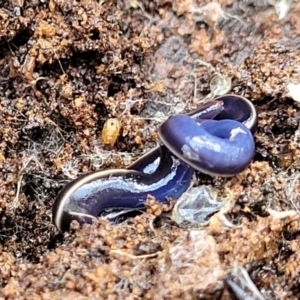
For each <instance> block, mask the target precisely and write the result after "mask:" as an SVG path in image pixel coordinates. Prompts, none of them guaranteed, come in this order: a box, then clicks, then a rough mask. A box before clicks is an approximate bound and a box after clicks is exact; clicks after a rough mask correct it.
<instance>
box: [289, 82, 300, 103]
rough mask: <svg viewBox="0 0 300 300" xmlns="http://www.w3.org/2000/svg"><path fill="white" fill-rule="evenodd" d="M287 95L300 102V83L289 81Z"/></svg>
mask: <svg viewBox="0 0 300 300" xmlns="http://www.w3.org/2000/svg"><path fill="white" fill-rule="evenodd" d="M287 90H288V93H287V96H288V97H291V98H292V99H293V100H295V101H297V102H300V83H298V84H296V83H289V84H288V85H287Z"/></svg>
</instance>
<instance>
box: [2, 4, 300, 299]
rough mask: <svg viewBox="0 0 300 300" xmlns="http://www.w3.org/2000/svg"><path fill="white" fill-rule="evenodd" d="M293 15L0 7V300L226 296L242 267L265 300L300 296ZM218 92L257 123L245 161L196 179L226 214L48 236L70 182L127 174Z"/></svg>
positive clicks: (297, 65)
mask: <svg viewBox="0 0 300 300" xmlns="http://www.w3.org/2000/svg"><path fill="white" fill-rule="evenodd" d="M299 16H300V4H299V3H298V1H296V0H295V1H292V0H285V1H284V0H282V1H277V2H276V1H271V0H270V1H258V0H247V1H246V0H243V1H233V0H222V1H221V0H220V1H212V2H211V1H201V0H177V1H174V0H173V1H171V0H155V1H150V0H149V1H148V0H120V1H117V0H116V1H114V0H98V1H96V0H27V1H26V0H10V1H8V0H7V1H4V0H2V1H1V0H0V46H1V48H0V49H1V51H0V117H1V122H0V214H1V219H0V249H1V254H0V270H1V272H0V285H1V288H2V290H1V291H0V298H1V299H30V300H32V299H43V300H46V299H51V300H53V299H75V298H76V299H78V300H79V299H111V300H113V299H126V300H130V299H173V300H175V299H223V300H224V299H232V296H231V295H230V294H229V291H227V290H226V288H224V283H223V278H224V276H226V274H228V272H230V271H231V270H232V269H233V268H235V267H237V266H243V267H245V268H246V269H247V270H248V272H249V274H250V276H251V278H252V280H253V282H254V284H255V285H256V286H257V288H258V289H259V290H260V292H261V293H262V294H263V296H264V297H265V299H299V297H300V284H299V275H300V263H299V261H300V260H299V255H300V236H299V223H300V215H299V213H298V210H299V207H300V190H299V180H300V170H299V166H300V165H299V155H300V147H299V142H300V131H299V118H300V114H299V104H298V102H297V101H299V100H300V96H298V94H300V93H298V89H299V88H298V85H299V84H300V80H299V78H300V76H299V75H300V38H299V36H300V34H299V28H300V17H299ZM216 78H219V79H220V78H221V79H223V81H224V82H226V83H227V85H228V86H226V85H225V87H223V88H222V89H221V86H220V84H218V85H217V86H213V85H212V80H214V79H216ZM299 87H300V85H299ZM217 88H219V90H220V89H221V90H222V91H223V92H220V93H226V92H230V93H235V94H239V95H243V96H245V97H247V98H249V99H250V100H252V101H253V102H254V105H255V106H256V108H257V111H258V114H259V125H258V131H257V134H256V149H257V153H256V156H255V159H254V161H253V163H252V164H251V165H250V167H249V168H248V169H247V170H245V171H244V172H243V173H241V174H239V175H238V176H235V177H233V178H226V179H220V178H210V177H208V176H204V175H201V174H199V175H198V176H199V179H200V183H203V184H211V185H213V186H214V188H215V189H216V190H218V191H219V192H221V193H223V194H226V195H229V196H230V199H231V201H232V203H234V205H233V208H231V210H230V211H229V212H226V213H225V214H224V212H222V211H221V212H220V213H217V214H215V215H214V216H213V217H212V219H211V222H210V224H209V225H208V226H207V227H201V228H190V227H189V226H178V225H176V223H174V222H173V221H172V220H171V219H170V218H169V217H166V216H165V215H164V214H162V212H163V211H166V210H168V208H167V207H165V206H163V207H162V206H160V205H159V204H157V203H155V202H153V200H152V201H150V202H149V208H148V210H147V212H146V213H144V214H142V215H140V216H137V217H135V218H130V219H128V220H126V222H124V223H122V224H119V225H112V224H110V223H109V222H108V221H106V220H100V221H99V222H98V223H97V224H94V225H92V226H84V227H83V228H79V227H78V225H77V224H73V227H72V230H71V232H69V233H66V234H64V235H63V234H61V233H59V232H58V231H57V229H56V228H55V226H54V225H53V224H52V219H51V218H52V216H51V207H52V204H53V202H54V199H55V196H56V195H57V193H58V192H59V191H60V189H61V188H62V187H63V186H64V185H65V184H66V183H67V182H69V181H70V180H72V179H75V178H76V177H78V176H79V175H80V174H83V173H88V172H90V171H93V170H100V169H108V168H115V167H118V168H120V166H123V167H126V166H127V165H129V164H130V163H131V162H133V161H134V160H135V159H136V158H138V157H140V156H141V155H142V153H145V152H147V151H149V150H150V149H152V148H153V147H154V146H155V145H156V144H157V143H158V137H157V128H158V126H159V124H160V123H161V122H162V121H163V120H164V119H165V118H166V117H167V116H169V115H171V114H178V113H181V112H187V111H189V110H191V109H193V108H195V107H196V105H197V103H201V102H203V101H204V99H205V100H207V99H212V98H213V97H214V96H215V95H217V94H218V91H217ZM111 118H113V119H114V124H115V125H112V127H111V128H110V131H106V129H105V131H104V132H103V128H104V124H105V122H106V121H107V120H108V119H111ZM101 137H102V138H101ZM104 142H105V143H104ZM225 217H226V220H227V221H229V223H226V222H225V219H224V218H225ZM228 224H231V225H230V226H228Z"/></svg>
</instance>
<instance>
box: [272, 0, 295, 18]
mask: <svg viewBox="0 0 300 300" xmlns="http://www.w3.org/2000/svg"><path fill="white" fill-rule="evenodd" d="M271 4H272V5H274V7H275V11H276V13H277V16H278V20H282V19H284V18H285V17H286V16H287V14H288V12H289V11H290V8H291V5H292V0H277V1H276V0H275V1H274V0H272V1H271Z"/></svg>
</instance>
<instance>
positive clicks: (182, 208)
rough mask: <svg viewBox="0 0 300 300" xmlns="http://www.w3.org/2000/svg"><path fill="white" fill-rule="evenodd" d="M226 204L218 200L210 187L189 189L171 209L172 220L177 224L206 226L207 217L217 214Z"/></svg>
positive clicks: (222, 200)
mask: <svg viewBox="0 0 300 300" xmlns="http://www.w3.org/2000/svg"><path fill="white" fill-rule="evenodd" d="M225 203H226V200H224V199H220V198H219V197H218V195H217V192H216V191H215V190H214V189H213V187H212V186H210V185H203V186H201V187H191V188H189V190H188V191H187V192H186V193H184V194H183V195H182V196H181V197H180V198H179V199H178V201H177V203H176V205H175V207H174V209H173V219H174V221H175V222H176V223H177V224H180V223H182V222H184V221H187V222H190V223H193V224H201V225H207V224H208V223H209V217H210V216H211V215H212V214H214V213H216V212H218V211H219V210H220V209H221V208H222V207H223V206H224V204H225Z"/></svg>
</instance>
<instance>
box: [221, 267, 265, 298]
mask: <svg viewBox="0 0 300 300" xmlns="http://www.w3.org/2000/svg"><path fill="white" fill-rule="evenodd" d="M225 283H226V285H227V286H228V288H229V289H230V291H231V292H232V293H233V294H234V295H235V297H236V298H237V299H239V300H265V298H264V297H263V295H262V294H261V293H260V291H259V290H258V289H257V287H256V286H255V284H254V283H253V281H252V280H251V278H250V276H249V274H248V272H247V270H246V269H245V268H243V267H236V268H234V269H233V270H232V271H231V272H230V274H228V275H227V276H226V278H225Z"/></svg>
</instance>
